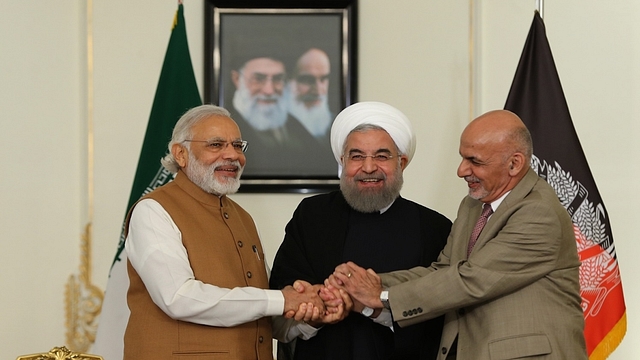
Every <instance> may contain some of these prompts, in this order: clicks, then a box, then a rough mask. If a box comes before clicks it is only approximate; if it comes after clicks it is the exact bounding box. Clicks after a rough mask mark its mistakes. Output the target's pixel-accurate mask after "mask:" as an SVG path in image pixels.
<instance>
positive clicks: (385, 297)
mask: <svg viewBox="0 0 640 360" xmlns="http://www.w3.org/2000/svg"><path fill="white" fill-rule="evenodd" d="M380 301H381V302H382V306H384V308H385V309H387V310H391V305H389V291H388V290H382V291H381V292H380Z"/></svg>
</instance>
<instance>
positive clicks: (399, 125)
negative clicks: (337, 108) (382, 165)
mask: <svg viewBox="0 0 640 360" xmlns="http://www.w3.org/2000/svg"><path fill="white" fill-rule="evenodd" d="M361 124H371V125H376V126H380V127H381V128H383V129H384V130H385V131H386V132H387V133H388V134H389V136H391V138H392V139H393V141H394V142H395V143H396V146H398V149H399V150H400V152H401V153H402V154H403V155H406V156H407V157H408V159H409V160H408V161H407V165H408V164H409V162H411V158H413V154H414V153H415V152H416V135H415V134H414V133H413V128H412V127H411V123H410V122H409V119H408V118H407V117H406V116H405V115H404V114H403V113H402V112H401V111H400V110H398V109H396V108H394V107H393V106H391V105H387V104H385V103H381V102H375V101H364V102H359V103H355V104H353V105H351V106H349V107H347V108H345V109H344V110H342V111H341V112H340V113H339V114H338V116H336V119H335V120H334V122H333V125H332V126H331V150H333V156H334V157H335V158H336V161H337V162H338V164H340V157H341V156H342V151H343V150H344V143H345V141H346V140H347V136H348V135H349V133H350V132H351V130H353V129H354V128H355V127H357V126H358V125H361Z"/></svg>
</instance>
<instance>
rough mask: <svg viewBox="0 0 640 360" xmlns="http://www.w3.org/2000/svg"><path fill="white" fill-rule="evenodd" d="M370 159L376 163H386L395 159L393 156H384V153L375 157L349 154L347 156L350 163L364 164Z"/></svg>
mask: <svg viewBox="0 0 640 360" xmlns="http://www.w3.org/2000/svg"><path fill="white" fill-rule="evenodd" d="M369 157H370V158H371V159H372V160H373V161H375V162H385V161H388V160H391V159H393V155H391V154H384V153H382V154H375V155H364V154H349V155H348V156H347V159H349V161H353V162H363V161H365V160H366V159H367V158H369Z"/></svg>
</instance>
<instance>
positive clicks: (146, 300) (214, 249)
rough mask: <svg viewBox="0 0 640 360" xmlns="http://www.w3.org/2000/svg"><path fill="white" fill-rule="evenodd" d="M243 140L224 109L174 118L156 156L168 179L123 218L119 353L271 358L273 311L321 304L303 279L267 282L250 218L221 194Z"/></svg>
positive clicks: (237, 169) (240, 162) (230, 184)
mask: <svg viewBox="0 0 640 360" xmlns="http://www.w3.org/2000/svg"><path fill="white" fill-rule="evenodd" d="M246 147H247V143H246V141H243V140H242V138H241V135H240V130H239V128H238V126H237V125H236V123H235V122H234V121H233V120H232V119H231V118H230V115H229V112H228V111H227V110H225V109H223V108H220V107H217V106H213V105H202V106H199V107H196V108H193V109H191V110H189V111H188V112H187V113H185V114H184V115H183V116H182V117H181V118H180V120H179V121H178V122H177V123H176V126H175V128H174V130H173V136H172V139H171V142H170V143H169V154H168V155H166V156H165V157H164V158H163V159H162V164H163V166H164V167H165V168H166V169H167V170H168V171H170V172H172V173H174V174H176V177H175V180H174V181H172V182H170V183H168V184H166V185H165V186H162V187H160V188H158V189H156V190H155V191H153V192H151V193H149V194H148V195H146V196H144V197H143V198H142V199H141V200H140V201H138V202H137V203H136V204H135V205H134V206H133V207H132V209H131V210H130V211H129V215H128V219H127V224H126V229H127V231H128V233H127V239H126V245H125V249H126V252H127V258H128V264H127V266H128V267H127V269H128V273H129V279H130V286H129V291H128V294H127V302H128V306H129V308H130V309H131V316H130V317H129V322H128V324H127V329H126V332H125V337H124V359H125V360H141V359H153V360H159V359H167V360H168V359H193V358H196V357H197V359H199V360H211V359H238V360H240V359H244V360H256V359H260V360H266V359H272V358H273V355H272V353H273V352H272V340H271V339H272V329H271V320H270V318H271V317H272V316H278V315H283V314H285V313H287V312H288V313H289V315H288V316H294V314H295V313H296V311H297V310H299V309H301V308H302V309H303V310H304V311H303V313H304V312H305V311H306V310H307V309H311V308H314V309H318V311H324V309H325V308H324V305H323V303H322V300H321V299H320V298H319V296H318V290H317V289H313V288H312V287H311V286H310V285H309V284H304V283H298V284H296V288H295V289H294V288H293V287H291V286H289V287H286V288H284V289H282V290H281V291H280V290H268V288H269V283H268V279H267V271H266V264H265V261H264V254H263V250H262V245H261V243H260V239H259V237H258V233H257V231H256V226H255V224H254V221H253V219H252V218H251V216H250V215H249V214H248V213H247V212H246V211H245V210H244V209H242V207H240V206H239V205H238V204H236V203H235V202H234V201H232V200H231V199H229V198H228V197H227V196H226V195H228V194H232V193H234V192H236V191H237V190H238V188H239V186H240V183H239V179H240V175H241V173H242V169H243V167H244V165H245V155H244V151H245V149H246ZM258 150H259V149H258ZM297 314H300V312H298V313H297ZM297 318H300V317H297ZM307 318H308V317H307Z"/></svg>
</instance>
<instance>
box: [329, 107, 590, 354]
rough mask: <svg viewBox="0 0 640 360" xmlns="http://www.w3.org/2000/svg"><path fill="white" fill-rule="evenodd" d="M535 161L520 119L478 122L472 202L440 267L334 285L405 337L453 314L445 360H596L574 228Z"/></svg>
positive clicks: (469, 134)
mask: <svg viewBox="0 0 640 360" xmlns="http://www.w3.org/2000/svg"><path fill="white" fill-rule="evenodd" d="M531 154H532V142H531V136H530V134H529V131H528V130H527V128H526V127H525V125H524V124H523V123H522V121H521V120H520V118H518V116H516V115H515V114H513V113H511V112H509V111H506V110H496V111H491V112H489V113H486V114H484V115H482V116H480V117H478V118H477V119H475V120H473V121H472V122H471V123H470V124H469V125H468V126H467V127H466V129H465V130H464V131H463V133H462V136H461V138H460V155H461V156H462V161H461V163H460V166H459V167H458V176H459V177H461V178H464V180H465V181H466V182H467V183H468V187H469V195H468V196H466V197H465V198H464V199H463V200H462V202H461V204H460V207H459V209H458V215H457V218H456V220H455V221H454V223H453V228H452V230H451V234H450V235H449V238H448V240H447V244H446V246H445V248H444V249H443V250H442V252H441V253H440V256H439V257H438V260H437V261H436V262H434V263H432V264H431V266H430V267H428V268H425V267H415V268H413V269H410V270H403V271H394V272H391V273H387V274H381V275H377V274H376V273H375V272H373V271H372V270H370V269H369V270H365V269H363V268H361V267H359V266H357V265H356V264H354V263H346V264H342V265H339V266H338V267H337V268H336V271H335V272H334V274H333V275H332V276H331V277H330V279H329V280H328V281H329V282H330V283H333V284H334V285H339V286H344V288H346V290H347V291H348V292H349V294H350V295H351V297H352V298H353V299H354V301H356V302H359V303H361V304H362V305H365V306H369V307H371V308H374V309H380V308H386V309H388V310H389V311H391V313H392V315H393V318H394V320H395V321H396V322H397V323H398V325H400V326H402V327H404V326H408V325H412V324H415V323H419V322H422V321H425V320H428V319H431V318H433V317H436V316H440V315H442V314H445V325H444V329H443V333H442V340H441V342H440V352H439V354H438V359H440V360H443V359H458V360H482V359H491V360H495V359H520V358H526V359H554V360H555V359H557V360H568V359H571V360H580V359H587V354H586V347H585V340H584V335H583V331H584V318H583V314H582V309H581V307H580V302H581V298H580V285H579V279H578V267H579V266H580V262H579V260H578V254H577V250H576V241H575V237H574V233H573V225H572V223H571V219H570V218H569V215H568V214H567V211H566V210H565V208H564V207H563V206H562V205H561V204H560V202H559V201H558V198H557V196H556V194H555V192H554V190H553V189H552V188H551V186H549V184H547V183H546V181H545V180H543V179H541V178H540V177H538V176H537V174H536V173H535V172H534V171H533V170H532V169H531V168H530V165H529V164H530V161H531ZM485 205H486V206H485ZM489 206H490V209H491V210H492V211H493V214H491V211H489V208H488V207H489ZM483 207H487V212H488V215H487V216H489V218H488V221H487V222H486V225H485V226H484V228H483V229H482V225H477V221H478V219H479V218H480V216H481V212H482V211H483ZM485 215H486V214H485ZM474 228H477V229H475V231H474ZM478 231H480V234H479V237H477V239H475V240H474V239H471V235H472V233H476V234H477V233H478ZM362 305H360V306H362ZM354 306H355V305H354Z"/></svg>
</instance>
